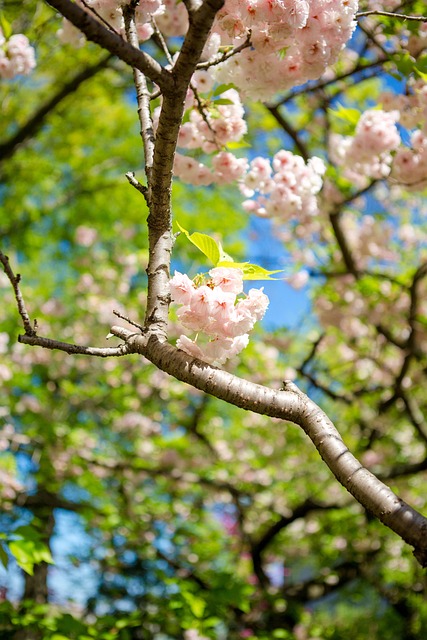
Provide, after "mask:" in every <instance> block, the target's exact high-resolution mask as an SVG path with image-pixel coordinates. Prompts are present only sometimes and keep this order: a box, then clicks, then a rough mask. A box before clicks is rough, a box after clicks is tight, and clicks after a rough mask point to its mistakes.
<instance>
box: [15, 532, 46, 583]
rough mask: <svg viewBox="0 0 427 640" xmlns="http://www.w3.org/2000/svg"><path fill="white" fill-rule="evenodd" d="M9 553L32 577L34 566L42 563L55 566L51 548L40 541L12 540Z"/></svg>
mask: <svg viewBox="0 0 427 640" xmlns="http://www.w3.org/2000/svg"><path fill="white" fill-rule="evenodd" d="M9 551H10V553H11V554H12V555H13V557H14V558H15V560H16V562H17V564H18V566H20V567H21V569H23V570H24V571H25V572H26V573H28V574H29V575H30V576H32V575H33V573H34V565H35V564H39V563H40V562H47V563H48V564H53V558H52V555H51V553H50V550H49V547H48V546H47V545H46V544H45V543H44V542H42V541H40V540H34V539H33V540H30V539H23V540H12V542H10V543H9Z"/></svg>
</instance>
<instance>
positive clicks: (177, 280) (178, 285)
mask: <svg viewBox="0 0 427 640" xmlns="http://www.w3.org/2000/svg"><path fill="white" fill-rule="evenodd" d="M169 284H170V288H171V296H172V300H174V302H177V303H178V304H185V305H188V304H190V302H191V296H192V295H193V292H194V284H193V281H192V280H190V278H189V277H188V276H187V274H186V273H180V272H179V271H175V274H174V276H173V278H172V280H170V283H169Z"/></svg>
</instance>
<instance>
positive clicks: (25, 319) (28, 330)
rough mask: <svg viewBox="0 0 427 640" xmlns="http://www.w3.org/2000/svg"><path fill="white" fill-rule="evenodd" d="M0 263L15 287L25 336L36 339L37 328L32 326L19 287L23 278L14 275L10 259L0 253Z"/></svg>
mask: <svg viewBox="0 0 427 640" xmlns="http://www.w3.org/2000/svg"><path fill="white" fill-rule="evenodd" d="M0 262H1V263H2V265H3V269H4V272H5V274H6V275H7V277H8V278H9V281H10V283H11V285H12V287H13V291H14V293H15V300H16V304H17V306H18V312H19V315H20V316H21V319H22V324H23V325H24V330H25V335H26V336H28V337H34V336H35V335H36V329H35V326H33V325H32V323H31V320H30V316H29V315H28V311H27V308H26V306H25V302H24V298H23V296H22V293H21V289H20V287H19V283H20V281H21V276H20V274H19V273H17V274H16V275H15V274H14V273H13V270H12V267H11V266H10V262H9V258H8V257H7V256H5V255H4V253H2V252H1V251H0Z"/></svg>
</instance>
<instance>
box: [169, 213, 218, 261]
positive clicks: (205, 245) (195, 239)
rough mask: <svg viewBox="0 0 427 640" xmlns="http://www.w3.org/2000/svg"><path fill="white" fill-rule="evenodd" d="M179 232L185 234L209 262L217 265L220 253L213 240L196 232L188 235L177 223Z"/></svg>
mask: <svg viewBox="0 0 427 640" xmlns="http://www.w3.org/2000/svg"><path fill="white" fill-rule="evenodd" d="M177 225H178V227H179V230H180V231H182V233H185V235H186V236H187V238H188V239H189V241H190V242H191V243H192V244H194V246H195V247H197V248H198V249H199V250H200V251H201V252H202V253H203V254H204V255H205V256H206V257H207V258H209V260H210V261H211V262H212V263H213V264H214V265H216V264H218V262H219V260H220V259H221V251H220V249H219V247H218V244H217V243H216V242H215V240H214V239H213V238H211V237H210V236H208V235H206V234H205V233H199V232H198V231H196V232H195V233H191V234H190V233H189V232H188V231H186V229H184V228H183V227H181V225H180V224H179V223H178V222H177Z"/></svg>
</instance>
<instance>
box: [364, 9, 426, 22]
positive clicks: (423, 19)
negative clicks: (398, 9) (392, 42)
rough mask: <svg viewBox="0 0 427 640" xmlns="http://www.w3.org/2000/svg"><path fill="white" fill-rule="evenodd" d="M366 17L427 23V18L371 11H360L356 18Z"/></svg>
mask: <svg viewBox="0 0 427 640" xmlns="http://www.w3.org/2000/svg"><path fill="white" fill-rule="evenodd" d="M366 16H386V17H389V18H397V19H399V20H415V21H417V22H427V17H426V16H408V15H406V14H404V13H392V12H390V11H378V10H376V9H371V10H370V11H359V13H356V16H355V17H356V18H365V17H366Z"/></svg>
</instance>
